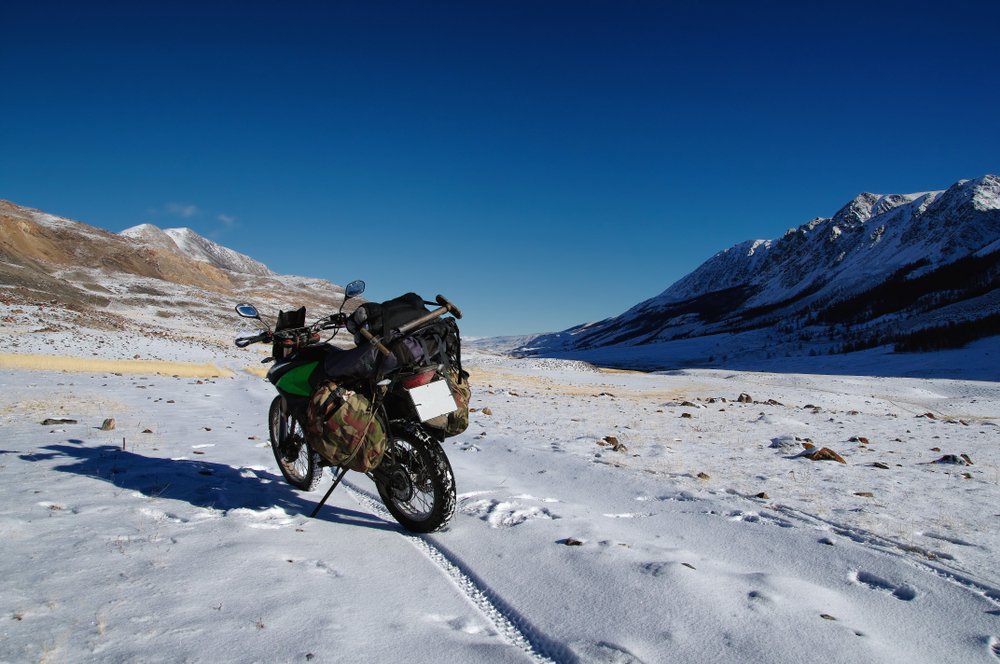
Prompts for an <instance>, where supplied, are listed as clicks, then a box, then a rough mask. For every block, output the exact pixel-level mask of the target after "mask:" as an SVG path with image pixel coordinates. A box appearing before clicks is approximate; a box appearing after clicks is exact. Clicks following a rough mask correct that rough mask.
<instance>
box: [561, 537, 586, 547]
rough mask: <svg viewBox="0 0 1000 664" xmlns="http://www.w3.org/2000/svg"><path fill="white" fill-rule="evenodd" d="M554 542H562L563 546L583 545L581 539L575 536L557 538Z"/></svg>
mask: <svg viewBox="0 0 1000 664" xmlns="http://www.w3.org/2000/svg"><path fill="white" fill-rule="evenodd" d="M556 544H563V545H565V546H583V540H582V539H577V538H575V537H567V538H566V539H561V540H559V541H558V542H556Z"/></svg>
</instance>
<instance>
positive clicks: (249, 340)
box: [236, 331, 271, 348]
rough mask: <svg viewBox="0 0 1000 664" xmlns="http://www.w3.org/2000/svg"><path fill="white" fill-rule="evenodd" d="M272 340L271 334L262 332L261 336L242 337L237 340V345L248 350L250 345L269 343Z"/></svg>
mask: <svg viewBox="0 0 1000 664" xmlns="http://www.w3.org/2000/svg"><path fill="white" fill-rule="evenodd" d="M270 338H271V333H270V332H268V331H264V332H261V333H260V334H255V335H254V336H252V337H240V338H239V339H237V340H236V345H237V346H238V347H240V348H246V347H247V346H249V345H250V344H255V343H258V342H261V341H268V340H270Z"/></svg>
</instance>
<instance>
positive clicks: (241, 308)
mask: <svg viewBox="0 0 1000 664" xmlns="http://www.w3.org/2000/svg"><path fill="white" fill-rule="evenodd" d="M236 313H238V314H239V315H240V316H242V317H243V318H256V319H258V320H259V319H260V314H259V313H257V307H255V306H253V305H252V304H247V303H246V302H243V303H242V304H237V305H236Z"/></svg>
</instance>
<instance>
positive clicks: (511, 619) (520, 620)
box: [343, 480, 578, 664]
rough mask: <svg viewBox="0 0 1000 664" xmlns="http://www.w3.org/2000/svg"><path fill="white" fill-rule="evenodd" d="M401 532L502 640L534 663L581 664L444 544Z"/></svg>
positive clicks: (367, 497) (377, 505)
mask: <svg viewBox="0 0 1000 664" xmlns="http://www.w3.org/2000/svg"><path fill="white" fill-rule="evenodd" d="M343 485H344V488H346V489H347V492H348V493H349V494H350V495H351V497H352V498H354V500H355V501H356V502H358V503H359V504H361V505H365V506H367V507H368V508H370V509H371V510H372V511H373V512H375V513H377V514H378V515H379V516H382V517H384V518H385V519H386V520H389V521H392V522H395V520H394V519H393V518H392V515H391V514H390V513H389V511H388V510H387V509H386V508H385V506H384V505H383V504H382V501H381V500H380V499H379V498H378V497H376V496H374V495H372V494H371V493H369V492H368V491H365V490H364V489H362V488H360V487H358V486H357V485H355V484H353V483H351V482H348V481H346V480H345V481H344V482H343ZM399 532H400V535H402V536H403V537H405V538H406V539H408V540H409V541H410V544H412V545H413V546H414V547H415V548H416V549H417V550H419V551H420V552H421V553H423V554H424V555H425V556H426V557H427V558H428V559H430V561H431V562H433V563H434V564H435V565H437V566H438V568H439V569H441V571H442V572H444V573H445V574H446V575H447V576H448V577H449V578H451V580H452V582H454V584H455V585H456V586H457V587H458V589H459V590H460V591H461V592H462V594H463V595H465V597H466V598H467V599H468V600H469V601H470V602H471V603H472V604H473V605H474V606H475V607H476V608H478V609H479V611H480V612H481V613H482V614H483V616H484V617H485V618H486V619H487V620H488V621H489V623H490V624H491V625H493V628H494V629H495V630H496V632H497V634H499V635H500V637H501V638H502V639H504V640H505V641H507V642H508V643H510V644H511V645H513V646H514V647H516V648H518V649H520V650H521V651H522V652H524V654H526V655H527V656H528V657H529V658H530V659H531V661H533V662H537V663H538V664H543V663H544V664H562V663H565V664H575V663H576V662H578V659H577V657H576V656H575V655H573V653H571V652H570V651H569V649H568V648H566V647H565V646H564V645H562V644H561V643H558V642H556V641H553V640H552V639H549V638H548V637H547V636H545V635H544V634H542V633H540V632H539V631H538V630H537V629H536V628H535V627H534V626H532V625H531V623H530V622H528V620H526V619H525V618H524V616H522V615H521V614H520V613H519V612H518V611H517V610H516V609H514V608H513V607H512V606H510V605H509V604H508V603H507V602H505V601H504V600H503V599H502V598H500V597H498V596H497V595H496V593H494V592H493V591H492V590H490V588H489V586H488V585H487V584H486V583H484V582H483V581H482V580H481V579H479V578H478V577H477V576H476V574H475V572H473V571H472V570H471V569H469V568H468V567H466V566H465V565H463V564H462V562H461V560H460V559H459V558H458V556H456V555H455V554H453V553H451V552H450V551H448V550H447V549H445V548H444V547H443V546H441V545H440V544H435V543H433V542H431V541H430V540H429V539H428V537H427V536H423V537H421V536H419V535H411V534H410V533H408V532H406V531H405V530H402V529H400V531H399Z"/></svg>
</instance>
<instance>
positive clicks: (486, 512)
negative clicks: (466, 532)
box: [460, 499, 559, 528]
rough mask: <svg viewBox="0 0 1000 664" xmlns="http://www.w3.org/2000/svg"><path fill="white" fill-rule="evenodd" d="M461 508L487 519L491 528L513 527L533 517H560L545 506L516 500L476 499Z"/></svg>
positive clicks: (484, 519)
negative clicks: (536, 505)
mask: <svg viewBox="0 0 1000 664" xmlns="http://www.w3.org/2000/svg"><path fill="white" fill-rule="evenodd" d="M460 509H461V511H462V513H463V514H469V515H471V516H476V517H479V518H480V519H482V520H483V521H486V522H487V523H489V524H490V527H491V528H511V527H513V526H517V525H520V524H522V523H524V522H525V521H531V520H533V519H558V518H559V517H558V516H557V515H555V514H553V513H552V512H550V511H549V510H548V509H546V508H544V507H535V506H534V505H524V504H522V503H519V502H517V501H516V500H511V501H502V500H493V499H487V500H475V501H470V502H467V503H464V504H463V505H462V506H461V508H460Z"/></svg>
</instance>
